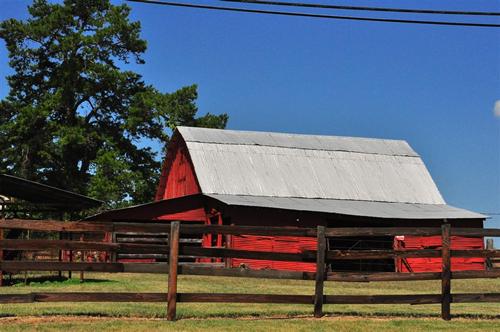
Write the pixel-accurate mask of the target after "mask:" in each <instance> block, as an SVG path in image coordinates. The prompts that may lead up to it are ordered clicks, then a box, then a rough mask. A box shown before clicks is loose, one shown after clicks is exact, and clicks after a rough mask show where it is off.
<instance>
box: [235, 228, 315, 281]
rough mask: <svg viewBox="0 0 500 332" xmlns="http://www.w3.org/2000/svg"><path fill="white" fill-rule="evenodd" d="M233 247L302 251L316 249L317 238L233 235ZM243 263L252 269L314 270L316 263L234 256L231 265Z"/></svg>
mask: <svg viewBox="0 0 500 332" xmlns="http://www.w3.org/2000/svg"><path fill="white" fill-rule="evenodd" d="M231 247H232V248H233V249H240V250H253V251H268V252H269V251H272V252H287V253H300V252H302V251H304V250H316V239H315V238H311V237H297V236H274V237H273V236H253V235H241V236H232V240H231ZM242 264H244V265H245V266H247V267H249V268H251V269H257V270H260V269H277V270H290V271H307V272H314V271H315V270H316V264H314V263H301V262H279V261H268V260H257V259H239V258H233V259H232V263H231V266H232V267H239V266H241V265H242Z"/></svg>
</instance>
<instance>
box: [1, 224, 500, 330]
mask: <svg viewBox="0 0 500 332" xmlns="http://www.w3.org/2000/svg"><path fill="white" fill-rule="evenodd" d="M5 229H23V230H32V231H48V232H53V231H56V232H75V233H78V232H117V233H127V232H130V233H134V232H140V233H151V234H155V233H168V234H169V237H168V245H156V244H130V243H105V242H82V241H70V240H11V239H3V238H2V234H3V232H4V230H5ZM180 234H183V235H194V234H223V235H261V236H304V237H316V238H317V250H314V251H313V250H311V251H304V252H301V253H278V252H262V251H247V250H236V249H230V248H200V247H188V246H185V247H179V235H180ZM399 235H408V236H409V235H415V236H435V235H440V236H441V237H442V248H441V249H426V250H327V246H326V242H327V239H328V238H339V237H359V236H363V237H365V236H399ZM452 235H459V236H469V237H485V236H500V229H478V228H453V229H452V228H451V227H450V225H449V224H447V223H444V224H443V226H442V227H441V228H398V227H390V228H389V227H388V228H385V227H371V228H368V227H366V228H325V227H323V226H318V227H317V229H313V228H277V227H256V226H229V225H228V226H225V225H186V224H180V223H179V222H172V223H170V224H165V223H151V222H150V223H147V222H140V223H139V222H114V223H111V222H60V221H50V220H16V219H10V220H0V275H1V272H2V271H3V272H18V271H61V270H64V271H90V272H110V273H118V272H128V273H168V291H167V293H96V292H91V293H89V292H73V293H68V292H66V293H29V294H0V303H31V302H167V303H168V304H167V319H168V320H175V318H176V304H177V303H178V302H181V303H182V302H219V303H220V302H237V303H290V304H311V305H314V316H315V317H321V316H322V315H323V305H324V304H433V303H434V304H435V303H440V304H441V316H442V318H443V319H445V320H450V319H451V314H450V303H473V302H500V293H466V294H456V293H451V279H472V278H499V277H500V271H499V270H490V271H488V270H484V271H457V272H452V271H451V257H483V258H495V257H500V250H491V249H490V250H451V248H450V239H451V236H452ZM48 248H53V249H62V250H100V251H108V252H111V253H119V252H130V251H134V252H137V253H144V252H147V253H159V254H168V257H169V259H168V263H117V262H106V263H91V262H37V261H2V250H25V251H35V250H46V249H48ZM179 255H190V256H194V257H217V258H246V259H265V260H275V261H297V262H316V272H297V271H278V270H249V269H242V268H222V267H212V266H206V265H203V264H196V263H195V264H187V265H186V264H180V263H179V261H178V258H179ZM410 257H441V258H442V271H441V272H423V273H399V272H372V273H363V272H328V271H327V270H326V268H325V267H326V264H327V263H328V262H330V261H332V260H352V259H374V260H376V259H388V258H410ZM179 274H189V275H209V276H230V277H246V278H273V279H301V280H314V282H315V292H314V294H313V295H282V294H234V293H178V292H177V276H178V275H179ZM0 280H1V277H0ZM408 280H441V285H442V287H441V293H440V294H408V295H325V294H324V291H323V288H324V282H325V281H342V282H369V281H408Z"/></svg>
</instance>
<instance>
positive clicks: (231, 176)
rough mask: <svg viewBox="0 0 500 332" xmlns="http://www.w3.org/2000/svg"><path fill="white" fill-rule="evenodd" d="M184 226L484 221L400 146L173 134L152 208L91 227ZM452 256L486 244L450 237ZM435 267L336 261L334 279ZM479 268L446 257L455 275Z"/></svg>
mask: <svg viewBox="0 0 500 332" xmlns="http://www.w3.org/2000/svg"><path fill="white" fill-rule="evenodd" d="M99 218H106V219H108V220H110V219H111V220H112V219H117V220H118V219H124V218H127V219H130V218H137V219H151V220H153V219H154V220H181V221H183V222H194V223H204V224H235V225H267V226H278V227H315V226H317V225H324V226H327V227H367V226H370V227H373V226H381V227H391V226H394V227H396V226H399V227H433V226H439V225H441V224H442V223H443V221H444V220H445V219H446V220H447V222H449V223H451V224H452V226H453V227H483V221H484V219H485V216H483V215H481V214H478V213H474V212H471V211H467V210H463V209H459V208H455V207H452V206H450V205H447V204H446V203H445V201H444V200H443V198H442V196H441V194H440V193H439V190H438V189H437V187H436V185H435V183H434V181H433V180H432V178H431V176H430V174H429V172H428V170H427V168H426V167H425V165H424V163H423V161H422V159H421V158H420V156H419V155H418V154H417V153H416V152H415V151H414V150H413V149H412V148H411V147H410V146H409V145H408V144H407V143H406V142H405V141H399V140H384V139H371V138H353V137H336V136H313V135H296V134H283V133H268V132H248V131H232V130H218V129H205V128H191V127H178V128H177V130H176V131H175V133H174V135H173V137H172V140H171V142H170V145H169V147H168V151H167V158H166V160H165V162H164V164H163V170H162V174H161V179H160V184H159V186H158V190H157V193H156V202H153V203H149V204H144V205H140V206H135V207H131V208H126V209H119V210H114V211H108V212H105V213H103V214H101V215H98V216H95V217H94V218H93V219H99ZM202 245H203V246H204V247H229V248H235V249H247V250H263V251H279V252H300V251H302V250H306V249H311V250H313V249H315V248H316V243H315V239H313V238H301V237H262V236H231V237H228V238H225V237H222V236H211V235H205V236H204V237H203V239H202ZM328 245H329V248H330V249H351V250H355V249H384V248H385V249H387V248H393V247H397V248H412V249H415V248H421V249H426V248H438V247H440V245H441V243H440V239H439V238H436V237H408V236H406V237H404V236H399V237H395V238H393V237H379V238H373V237H371V238H340V239H334V240H333V241H331V242H330V243H328ZM452 247H453V248H456V249H480V248H483V239H481V238H466V237H453V238H452ZM226 264H229V265H231V266H234V267H237V266H241V265H242V264H244V265H245V266H247V267H249V268H255V269H264V268H273V269H286V270H302V271H314V264H311V263H296V262H276V261H265V260H248V259H232V260H231V261H229V262H226ZM440 264H441V263H440V258H430V259H422V258H408V259H404V260H397V261H394V260H387V261H381V260H376V261H370V260H357V261H338V262H333V263H332V269H333V270H337V271H394V270H396V271H414V272H419V271H440V268H441V266H440ZM479 269H484V260H483V259H476V258H453V259H452V270H479Z"/></svg>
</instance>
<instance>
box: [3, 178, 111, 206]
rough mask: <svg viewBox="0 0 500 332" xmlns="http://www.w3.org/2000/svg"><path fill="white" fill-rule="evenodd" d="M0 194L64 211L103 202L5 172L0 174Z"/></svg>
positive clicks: (99, 204)
mask: <svg viewBox="0 0 500 332" xmlns="http://www.w3.org/2000/svg"><path fill="white" fill-rule="evenodd" d="M0 195H4V196H7V197H15V198H18V199H22V200H24V201H27V202H30V203H34V204H43V205H46V206H48V207H52V208H56V209H61V210H64V211H74V210H83V209H88V208H94V207H98V206H101V205H102V204H103V203H104V202H102V201H99V200H97V199H93V198H90V197H87V196H84V195H80V194H77V193H74V192H71V191H67V190H63V189H59V188H55V187H51V186H47V185H45V184H41V183H38V182H34V181H30V180H26V179H23V178H19V177H16V176H12V175H7V174H0Z"/></svg>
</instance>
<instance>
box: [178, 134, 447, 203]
mask: <svg viewBox="0 0 500 332" xmlns="http://www.w3.org/2000/svg"><path fill="white" fill-rule="evenodd" d="M178 131H179V133H180V135H181V136H182V137H183V139H184V141H185V142H186V145H187V148H188V151H189V155H190V157H191V160H192V162H193V166H194V170H195V172H196V176H197V179H198V183H199V184H200V188H201V191H202V193H204V194H220V195H241V196H267V197H294V198H309V199H340V200H356V201H377V202H398V203H417V204H445V201H444V200H443V198H442V196H441V194H440V193H439V191H438V189H437V187H436V185H435V183H434V181H433V180H432V178H431V176H430V174H429V172H428V171H427V169H426V167H425V165H424V163H423V162H422V160H421V159H420V157H419V156H418V155H417V154H416V153H415V152H414V151H413V150H412V149H411V147H410V146H409V145H408V144H407V143H406V142H404V141H395V140H381V139H366V138H351V137H336V136H311V135H294V134H281V133H266V132H240V131H231V130H219V129H205V128H190V127H178Z"/></svg>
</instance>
